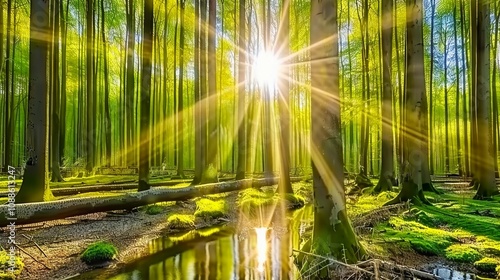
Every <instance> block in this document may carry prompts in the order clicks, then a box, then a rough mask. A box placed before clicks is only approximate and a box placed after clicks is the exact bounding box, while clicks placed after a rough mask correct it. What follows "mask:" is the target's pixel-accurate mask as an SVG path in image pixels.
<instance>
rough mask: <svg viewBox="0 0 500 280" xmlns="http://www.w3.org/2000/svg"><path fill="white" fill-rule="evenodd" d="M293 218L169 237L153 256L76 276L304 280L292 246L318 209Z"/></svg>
mask: <svg viewBox="0 0 500 280" xmlns="http://www.w3.org/2000/svg"><path fill="white" fill-rule="evenodd" d="M290 216H291V217H290V218H289V221H288V222H287V223H286V225H284V226H279V225H274V224H272V225H270V226H268V227H257V228H246V229H238V230H235V229H230V228H226V227H214V228H209V229H203V230H197V231H191V232H188V233H184V234H180V235H168V236H163V237H160V238H157V239H155V240H152V241H150V242H149V244H148V250H149V254H148V255H147V256H144V257H141V258H139V259H137V260H135V261H133V262H132V263H129V264H126V265H124V266H121V267H116V268H106V269H97V270H93V271H90V272H88V273H85V274H82V275H80V276H79V277H76V278H73V279H79V280H83V279H92V280H94V279H95V280H146V279H158V280H187V279H214V280H217V279H221V280H222V279H224V280H225V279H245V280H254V279H255V280H257V279H259V280H260V279H276V280H278V279H298V278H299V273H298V271H297V268H296V266H295V265H294V264H293V258H292V248H299V247H300V243H301V242H302V241H303V240H302V239H301V235H300V232H301V230H300V229H302V228H304V227H306V224H308V220H310V217H312V207H311V206H306V207H304V208H303V209H299V210H297V211H295V212H293V213H290ZM292 216H293V217H292Z"/></svg>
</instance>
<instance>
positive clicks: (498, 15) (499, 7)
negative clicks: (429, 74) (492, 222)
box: [491, 2, 500, 177]
mask: <svg viewBox="0 0 500 280" xmlns="http://www.w3.org/2000/svg"><path fill="white" fill-rule="evenodd" d="M494 12H495V21H494V22H495V27H494V31H493V33H494V39H493V48H492V50H493V51H492V53H493V59H492V61H493V65H492V67H493V70H492V71H491V96H492V99H493V100H492V101H493V102H492V103H493V108H492V110H493V112H492V113H493V152H494V153H493V159H494V162H495V177H498V151H499V146H498V144H499V143H498V140H499V139H498V138H497V136H500V134H499V133H498V132H499V131H498V96H497V68H498V67H497V63H495V62H497V61H498V54H497V53H498V40H499V38H498V29H499V21H500V4H498V2H495V11H494Z"/></svg>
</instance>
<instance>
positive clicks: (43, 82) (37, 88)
mask: <svg viewBox="0 0 500 280" xmlns="http://www.w3.org/2000/svg"><path fill="white" fill-rule="evenodd" d="M35 16H36V17H37V18H38V20H35ZM31 17H32V19H31V23H30V67H29V69H30V70H29V75H30V83H29V84H30V87H29V92H28V125H27V133H28V135H27V141H26V142H27V147H28V161H27V162H26V170H25V173H24V179H23V183H22V185H21V188H20V190H19V192H18V193H17V195H16V201H15V202H16V204H17V203H25V202H37V201H44V200H51V199H52V198H53V196H52V192H51V191H50V188H49V182H48V178H47V171H48V161H47V155H48V151H47V145H48V135H47V130H48V120H47V109H48V101H47V97H48V93H47V71H46V69H47V50H48V42H50V36H49V34H50V32H49V28H48V23H49V4H48V1H44V0H34V1H31ZM2 207H5V208H4V209H2V210H3V211H2V213H3V215H4V218H5V215H6V214H7V213H8V212H7V208H6V207H8V206H2ZM16 210H17V205H16ZM17 214H20V212H18V211H16V215H17ZM16 223H17V221H16Z"/></svg>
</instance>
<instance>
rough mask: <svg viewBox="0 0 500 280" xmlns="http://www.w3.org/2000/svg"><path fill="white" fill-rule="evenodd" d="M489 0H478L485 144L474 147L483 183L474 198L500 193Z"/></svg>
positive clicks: (480, 120)
mask: <svg viewBox="0 0 500 280" xmlns="http://www.w3.org/2000/svg"><path fill="white" fill-rule="evenodd" d="M489 2H490V1H488V0H478V1H477V3H478V6H477V26H476V25H474V24H473V25H472V26H471V27H472V28H474V29H475V30H477V37H476V39H477V60H476V62H477V88H476V98H477V101H476V105H477V135H481V144H479V143H478V145H476V146H475V147H474V148H475V149H476V150H475V151H474V154H477V157H476V165H475V166H476V169H475V170H477V173H478V175H479V186H478V189H477V192H476V195H475V196H474V199H486V198H490V197H491V196H493V195H496V194H498V193H499V192H498V188H497V186H496V183H495V169H494V168H495V166H494V163H493V161H494V160H495V159H494V158H493V154H494V152H493V149H494V147H493V145H492V135H491V114H490V113H491V110H490V109H491V108H490V104H491V103H490V102H491V96H490V94H491V92H490V9H489V6H490V4H489Z"/></svg>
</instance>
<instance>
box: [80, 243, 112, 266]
mask: <svg viewBox="0 0 500 280" xmlns="http://www.w3.org/2000/svg"><path fill="white" fill-rule="evenodd" d="M117 254H118V250H117V249H116V247H115V246H114V245H113V244H111V243H109V242H105V241H99V242H96V243H93V244H90V245H89V246H88V247H87V249H85V251H83V253H82V255H81V256H80V259H81V260H82V261H83V262H84V263H86V264H88V265H94V264H100V263H103V262H107V261H110V260H112V259H114V258H115V257H116V255H117Z"/></svg>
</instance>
